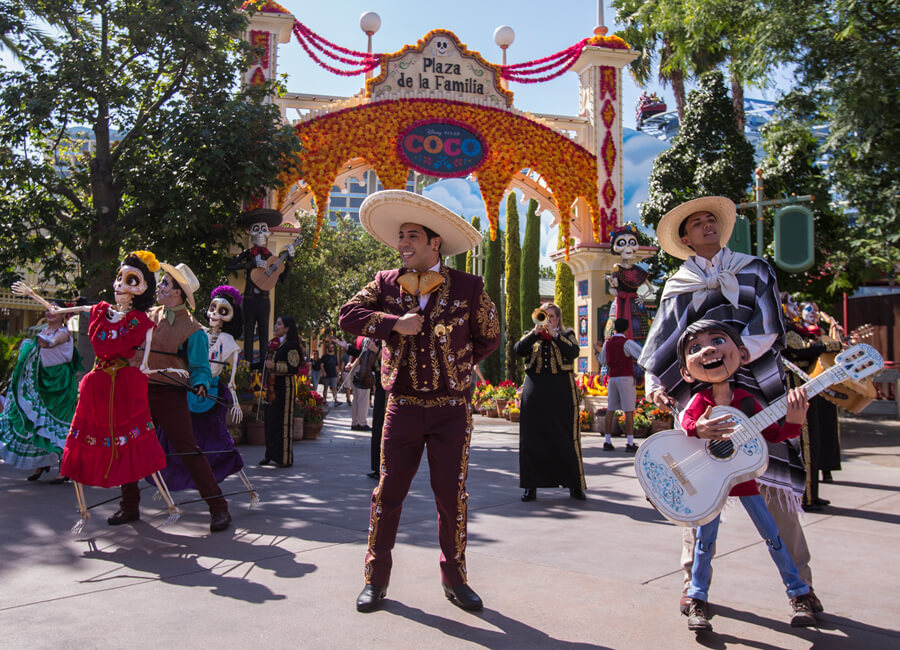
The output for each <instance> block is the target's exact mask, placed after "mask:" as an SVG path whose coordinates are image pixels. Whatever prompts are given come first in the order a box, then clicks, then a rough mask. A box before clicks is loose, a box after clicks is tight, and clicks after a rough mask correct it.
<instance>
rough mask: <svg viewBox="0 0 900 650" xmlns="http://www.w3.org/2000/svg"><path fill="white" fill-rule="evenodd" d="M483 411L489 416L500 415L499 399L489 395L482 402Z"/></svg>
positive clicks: (495, 416)
mask: <svg viewBox="0 0 900 650" xmlns="http://www.w3.org/2000/svg"><path fill="white" fill-rule="evenodd" d="M481 408H482V413H484V414H485V415H486V416H488V417H489V418H497V417H500V414H499V413H498V412H497V401H496V400H495V399H494V398H493V397H489V398H488V399H486V400H485V401H484V402H482V404H481Z"/></svg>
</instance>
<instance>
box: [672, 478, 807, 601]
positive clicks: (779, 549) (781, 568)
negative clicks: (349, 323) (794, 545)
mask: <svg viewBox="0 0 900 650" xmlns="http://www.w3.org/2000/svg"><path fill="white" fill-rule="evenodd" d="M739 498H740V500H741V504H742V505H743V506H744V510H746V511H747V514H748V515H750V519H751V520H752V521H753V525H754V526H756V530H758V531H759V534H760V536H761V537H762V538H763V539H764V540H765V542H766V545H767V546H768V547H769V555H771V556H772V560H774V562H775V566H776V567H778V573H780V574H781V581H782V582H783V583H784V586H785V587H787V595H788V598H796V597H797V596H803V595H804V594H808V593H809V585H808V584H806V583H805V582H803V580H802V579H801V578H800V575H799V574H798V573H797V567H796V565H795V564H794V560H793V558H791V554H790V553H788V550H787V548H785V546H784V543H783V542H782V541H781V537H780V536H779V535H778V526H777V525H775V520H774V519H773V518H772V514H771V513H770V512H769V509H768V508H766V502H765V500H764V499H763V498H762V497H761V496H760V495H758V494H754V495H753V496H749V497H739ZM718 534H719V517H716V518H715V519H713V520H712V521H711V522H709V523H708V524H704V525H702V526H700V527H699V528H698V529H697V545H696V546H695V547H694V565H693V567H692V568H691V586H690V587H688V591H687V595H688V596H690V597H691V598H697V599H699V600H709V577H710V571H711V569H710V567H711V563H712V558H713V551H714V547H715V543H716V537H717V536H718Z"/></svg>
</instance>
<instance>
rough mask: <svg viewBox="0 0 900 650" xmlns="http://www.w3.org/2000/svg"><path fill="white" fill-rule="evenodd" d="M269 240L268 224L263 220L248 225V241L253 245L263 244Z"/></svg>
mask: <svg viewBox="0 0 900 650" xmlns="http://www.w3.org/2000/svg"><path fill="white" fill-rule="evenodd" d="M267 241H269V226H268V224H266V222H264V221H260V222H259V223H255V224H253V225H252V226H250V243H251V244H253V245H254V246H265V245H266V242H267Z"/></svg>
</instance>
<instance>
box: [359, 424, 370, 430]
mask: <svg viewBox="0 0 900 650" xmlns="http://www.w3.org/2000/svg"><path fill="white" fill-rule="evenodd" d="M359 430H360V431H371V430H372V427H370V426H369V425H368V424H360V425H359Z"/></svg>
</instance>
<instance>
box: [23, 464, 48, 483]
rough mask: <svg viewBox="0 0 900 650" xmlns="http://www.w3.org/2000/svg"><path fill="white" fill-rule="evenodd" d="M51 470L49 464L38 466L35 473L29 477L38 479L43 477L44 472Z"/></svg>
mask: <svg viewBox="0 0 900 650" xmlns="http://www.w3.org/2000/svg"><path fill="white" fill-rule="evenodd" d="M49 471H50V466H49V465H46V466H45V467H38V468H37V469H36V470H34V474H32V475H31V476H29V477H28V480H29V481H36V480H38V479H39V478H41V476H42V475H43V474H44V472H49Z"/></svg>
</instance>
